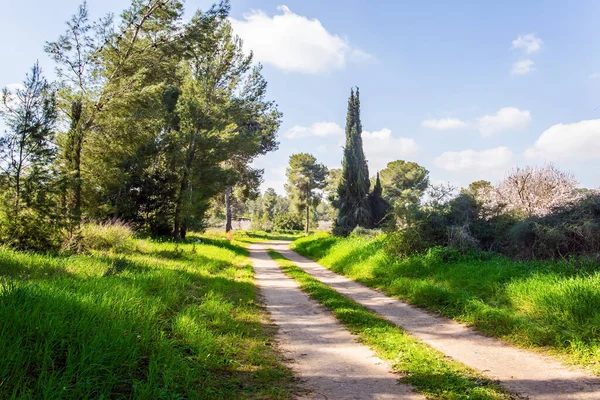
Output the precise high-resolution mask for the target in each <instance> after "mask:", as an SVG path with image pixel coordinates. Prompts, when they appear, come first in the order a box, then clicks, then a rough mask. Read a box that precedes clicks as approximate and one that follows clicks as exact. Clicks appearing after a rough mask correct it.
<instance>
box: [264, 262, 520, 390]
mask: <svg viewBox="0 0 600 400" xmlns="http://www.w3.org/2000/svg"><path fill="white" fill-rule="evenodd" d="M269 254H270V255H271V257H273V259H275V260H276V261H277V262H278V264H279V265H280V266H281V267H282V269H283V271H284V272H285V273H286V274H287V275H289V276H290V277H292V278H294V279H295V280H296V281H297V282H298V283H299V284H300V287H301V288H302V290H303V291H305V292H306V293H308V294H309V295H310V296H311V297H312V298H314V299H315V300H317V301H318V302H319V303H321V304H323V305H324V306H325V307H327V308H329V309H330V310H331V311H332V312H333V313H334V314H335V316H336V317H337V318H338V320H340V321H341V322H342V323H343V324H344V325H345V326H346V327H347V328H348V329H349V330H350V331H351V332H352V333H353V334H355V335H358V336H359V338H360V340H361V341H362V342H363V343H365V344H367V345H369V346H370V347H371V348H372V349H374V350H375V352H376V353H377V355H378V356H379V357H381V358H383V359H386V360H390V361H391V362H392V367H393V368H394V370H395V371H397V372H400V373H401V374H402V375H403V377H402V378H401V379H402V380H403V381H404V382H407V383H410V384H412V385H413V387H414V388H415V389H416V390H417V391H418V392H420V393H423V394H424V395H426V396H427V397H428V398H431V399H509V398H510V396H509V395H508V394H506V392H505V391H504V390H503V389H501V388H500V387H498V386H497V385H496V384H494V383H493V382H492V381H490V380H488V379H486V378H483V377H482V376H480V375H479V374H477V373H476V372H474V371H472V370H470V369H468V368H466V367H465V366H463V365H462V364H459V363H457V362H454V361H452V360H449V359H447V358H446V357H445V356H444V355H443V354H441V353H440V352H438V351H436V350H434V349H432V348H431V347H429V346H427V345H425V344H423V343H421V342H420V341H418V340H417V339H415V338H413V337H411V336H410V335H408V334H406V333H405V332H404V331H402V330H401V329H400V328H398V327H396V326H394V325H393V324H391V323H389V322H387V321H385V320H384V319H382V318H381V317H379V316H378V315H377V314H375V313H373V312H371V311H369V310H368V309H366V308H365V307H363V306H361V305H359V304H357V303H355V302H354V301H352V300H350V299H348V298H347V297H345V296H342V295H341V294H339V293H337V292H336V291H335V290H333V289H331V288H330V287H329V286H327V285H325V284H323V283H321V282H319V281H318V280H316V279H315V278H313V277H311V276H310V275H309V274H308V273H306V272H304V271H303V270H302V269H300V268H298V267H296V266H295V265H294V264H293V263H292V262H291V261H289V260H287V259H285V258H284V257H283V256H281V255H280V254H279V253H277V252H275V251H272V250H270V251H269Z"/></svg>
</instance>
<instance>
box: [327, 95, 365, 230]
mask: <svg viewBox="0 0 600 400" xmlns="http://www.w3.org/2000/svg"><path fill="white" fill-rule="evenodd" d="M361 135H362V124H361V121H360V94H359V91H358V88H357V89H356V94H355V93H354V90H353V89H351V90H350V99H349V100H348V115H347V117H346V147H345V148H344V159H343V161H342V178H341V180H340V185H339V187H338V199H337V201H336V202H335V204H334V206H335V207H336V208H337V209H338V210H339V211H338V215H337V218H336V221H335V227H334V232H335V233H336V234H340V235H347V234H349V233H350V232H351V231H352V230H353V229H354V228H356V227H357V226H363V227H369V226H371V211H370V207H369V202H368V194H369V187H370V185H371V182H370V181H369V169H368V166H367V160H366V159H365V154H364V152H363V143H362V136H361Z"/></svg>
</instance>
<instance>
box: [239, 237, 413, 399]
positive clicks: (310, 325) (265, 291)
mask: <svg viewBox="0 0 600 400" xmlns="http://www.w3.org/2000/svg"><path fill="white" fill-rule="evenodd" d="M268 247H270V246H267V245H266V244H254V245H252V246H250V258H251V260H252V263H253V264H254V270H255V274H256V283H257V285H258V287H259V288H260V291H261V294H262V296H263V298H264V302H265V304H266V307H267V310H268V311H269V313H270V315H271V319H272V321H273V322H274V323H275V324H276V325H277V326H278V327H279V332H278V334H277V340H278V342H279V344H280V347H281V348H282V349H283V351H284V355H285V356H286V357H287V358H289V359H291V360H292V365H291V366H292V369H293V370H294V371H295V373H296V374H297V376H298V377H300V378H301V381H302V386H303V388H305V389H307V390H308V391H310V392H311V394H309V395H303V396H302V398H305V399H411V400H413V399H414V400H416V399H424V398H423V397H422V396H420V395H418V394H415V393H414V392H413V391H412V389H411V387H410V386H408V385H404V384H400V383H398V376H397V375H395V374H393V373H391V372H390V368H389V367H388V366H387V365H386V364H385V363H384V362H382V361H381V360H380V359H378V358H377V357H375V356H374V354H373V353H372V352H371V350H369V348H368V347H366V346H364V345H362V344H359V343H358V342H357V341H356V338H355V337H354V336H352V335H351V334H350V333H349V332H348V331H347V330H346V329H345V328H344V327H343V326H342V325H341V324H340V323H339V322H337V320H336V319H335V318H334V317H333V316H332V315H331V314H330V313H329V312H328V311H326V310H325V309H324V308H323V307H321V306H320V305H318V304H317V303H316V302H314V301H312V300H310V299H309V297H308V296H307V295H306V294H304V293H303V292H302V291H301V290H300V288H299V287H298V285H297V284H296V283H295V282H294V280H293V279H292V278H289V277H287V276H286V275H285V274H284V273H283V272H282V271H281V269H280V268H279V266H278V265H277V263H276V262H275V261H273V260H272V259H271V257H270V256H269V254H268V253H267V251H266V249H267V248H268Z"/></svg>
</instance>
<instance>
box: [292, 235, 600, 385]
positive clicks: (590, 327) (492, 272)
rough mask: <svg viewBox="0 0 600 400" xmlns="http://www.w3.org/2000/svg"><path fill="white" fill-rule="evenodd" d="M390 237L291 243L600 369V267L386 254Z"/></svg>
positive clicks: (359, 275)
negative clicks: (385, 242)
mask: <svg viewBox="0 0 600 400" xmlns="http://www.w3.org/2000/svg"><path fill="white" fill-rule="evenodd" d="M384 240H385V236H384V235H382V236H380V237H378V238H375V239H369V238H361V237H350V238H336V237H333V236H330V235H327V234H317V235H313V236H309V237H305V238H300V239H298V240H297V241H295V242H294V243H293V244H292V247H293V248H294V249H295V250H296V251H298V252H299V253H300V254H303V255H305V256H307V257H310V258H312V259H314V260H317V261H318V262H319V263H320V264H322V265H324V266H326V267H328V268H330V269H331V270H332V271H335V272H337V273H340V274H343V275H345V276H347V277H349V278H351V279H355V280H357V281H359V282H361V283H364V284H366V285H367V286H371V287H374V288H378V289H381V290H383V291H384V292H385V293H387V294H388V295H392V296H396V297H399V298H402V299H405V300H407V301H408V302H410V303H412V304H415V305H418V306H421V307H425V308H427V309H429V310H432V311H435V312H438V313H440V314H442V315H445V316H448V317H452V318H455V319H457V320H458V321H461V322H463V323H466V324H469V325H473V326H475V327H476V328H478V329H479V330H481V331H483V332H485V333H486V334H490V335H493V336H496V337H500V338H503V339H506V340H509V341H511V342H513V343H515V344H518V345H520V346H524V347H530V348H533V349H539V350H545V351H549V352H551V353H554V354H556V355H559V356H563V357H565V359H566V360H568V361H570V362H573V363H575V364H578V365H580V366H583V367H585V368H589V369H590V370H591V371H593V372H594V373H595V374H600V266H599V265H597V264H594V263H589V262H588V263H566V262H516V261H512V260H510V259H508V258H505V257H502V256H498V255H491V256H487V257H484V258H477V257H475V256H471V257H468V256H465V257H460V258H458V259H457V260H454V261H445V260H444V259H443V258H441V257H439V256H438V255H436V253H435V252H430V253H429V254H424V255H419V256H413V257H408V258H402V257H397V256H391V255H388V254H387V253H386V252H385V251H384V249H383V247H384Z"/></svg>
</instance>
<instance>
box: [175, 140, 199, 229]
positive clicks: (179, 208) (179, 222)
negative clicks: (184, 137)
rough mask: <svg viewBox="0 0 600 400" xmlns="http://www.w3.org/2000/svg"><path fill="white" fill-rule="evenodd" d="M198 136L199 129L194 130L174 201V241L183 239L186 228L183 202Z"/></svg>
mask: <svg viewBox="0 0 600 400" xmlns="http://www.w3.org/2000/svg"><path fill="white" fill-rule="evenodd" d="M199 134H200V129H199V128H196V131H195V132H194V136H193V137H192V141H191V143H190V147H189V150H188V154H187V157H186V160H185V166H184V168H183V176H182V177H181V186H180V188H179V193H178V194H177V198H176V200H175V221H174V223H173V238H174V239H175V240H179V239H185V234H186V231H187V228H186V226H185V223H184V221H183V218H184V217H183V208H184V201H185V192H186V191H187V189H188V186H189V176H190V171H191V170H192V164H193V162H194V157H195V155H196V140H197V138H198V135H199Z"/></svg>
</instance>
